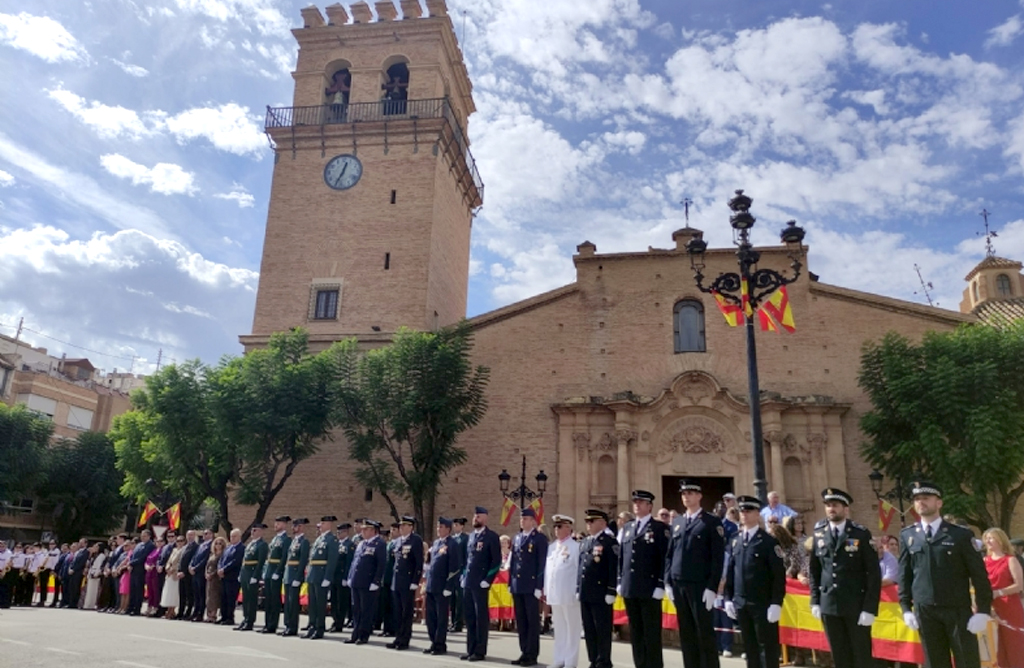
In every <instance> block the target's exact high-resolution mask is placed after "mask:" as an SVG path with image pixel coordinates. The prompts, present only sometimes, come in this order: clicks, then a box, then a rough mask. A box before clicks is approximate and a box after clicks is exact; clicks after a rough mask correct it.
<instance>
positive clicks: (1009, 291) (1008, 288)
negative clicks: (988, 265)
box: [996, 274, 1013, 297]
mask: <svg viewBox="0 0 1024 668" xmlns="http://www.w3.org/2000/svg"><path fill="white" fill-rule="evenodd" d="M996 293H998V294H999V296H1000V297H1012V296H1013V286H1012V285H1011V284H1010V277H1009V276H1007V275H1006V274H999V275H998V276H996Z"/></svg>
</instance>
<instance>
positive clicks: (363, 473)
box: [329, 321, 490, 536]
mask: <svg viewBox="0 0 1024 668" xmlns="http://www.w3.org/2000/svg"><path fill="white" fill-rule="evenodd" d="M472 347H473V340H472V330H471V328H470V326H469V324H468V323H466V322H465V321H463V322H462V323H459V324H458V325H456V326H454V327H450V328H446V329H442V330H440V331H438V332H433V333H430V332H415V331H412V330H409V329H401V330H399V331H398V332H397V333H396V334H395V338H394V341H393V342H392V343H391V344H390V345H388V346H385V347H383V348H378V349H376V350H370V351H368V352H366V353H365V354H364V353H361V352H360V351H359V350H358V347H357V345H356V341H355V340H354V339H352V340H347V341H342V342H339V343H336V344H335V345H334V346H332V347H331V349H330V350H329V353H330V355H331V356H332V358H333V361H334V364H335V372H336V376H337V382H338V386H339V387H338V390H337V395H338V397H337V408H338V423H339V425H340V426H341V427H342V430H343V431H344V433H345V437H346V438H347V440H348V443H349V450H350V454H351V456H352V458H353V459H354V460H355V461H357V462H359V463H360V464H361V466H360V468H359V470H358V471H357V473H356V476H357V479H358V480H359V481H360V483H362V484H364V485H366V486H367V487H370V488H371V489H375V490H376V491H378V492H379V493H381V494H382V495H383V496H384V497H385V498H386V499H387V500H388V503H389V504H390V506H391V511H392V514H393V515H395V516H396V519H397V515H398V511H397V509H396V506H395V504H394V502H393V500H392V497H395V496H397V497H400V498H404V499H407V500H408V501H409V502H410V503H411V504H412V508H413V513H414V514H415V516H416V520H417V522H418V523H419V526H420V527H421V528H422V530H423V532H424V533H425V534H426V535H428V536H429V535H430V534H431V532H432V530H433V525H434V518H435V507H434V504H435V500H436V498H437V493H438V490H439V489H440V488H441V485H442V478H443V477H444V476H446V475H447V473H448V472H449V471H450V470H451V469H452V468H454V467H456V466H458V465H460V464H463V463H464V462H465V461H466V451H465V450H464V449H463V448H461V447H459V445H458V438H459V435H460V434H461V433H462V432H464V431H465V430H467V429H469V428H471V427H473V426H475V425H476V424H478V423H479V422H480V420H481V418H483V415H484V413H485V412H486V410H487V400H486V398H485V395H484V392H485V389H486V387H487V382H488V379H489V376H490V370H489V369H487V368H486V367H483V366H475V367H474V366H473V364H472V361H471V359H470V353H471V351H472Z"/></svg>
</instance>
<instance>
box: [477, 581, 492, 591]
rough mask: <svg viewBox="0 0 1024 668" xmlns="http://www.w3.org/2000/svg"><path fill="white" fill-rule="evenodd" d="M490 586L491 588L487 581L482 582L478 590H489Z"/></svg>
mask: <svg viewBox="0 0 1024 668" xmlns="http://www.w3.org/2000/svg"><path fill="white" fill-rule="evenodd" d="M490 586H491V583H490V582H488V581H487V580H483V581H481V582H480V588H481V589H489V588H490Z"/></svg>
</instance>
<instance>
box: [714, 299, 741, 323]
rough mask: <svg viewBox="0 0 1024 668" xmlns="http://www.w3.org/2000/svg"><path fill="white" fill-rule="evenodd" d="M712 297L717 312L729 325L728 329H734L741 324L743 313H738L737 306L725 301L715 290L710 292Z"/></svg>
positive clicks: (738, 308)
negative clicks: (720, 313) (719, 312)
mask: <svg viewBox="0 0 1024 668" xmlns="http://www.w3.org/2000/svg"><path fill="white" fill-rule="evenodd" d="M711 294H712V296H714V298H715V304H716V305H717V306H718V310H719V311H721V312H722V315H723V316H725V321H726V322H727V323H729V326H730V327H735V326H737V325H739V324H740V323H741V322H743V312H742V311H740V307H739V306H738V305H737V304H733V303H731V302H729V301H726V299H725V297H723V296H722V295H721V294H719V293H718V291H716V290H712V291H711Z"/></svg>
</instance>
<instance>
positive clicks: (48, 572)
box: [0, 479, 1024, 668]
mask: <svg viewBox="0 0 1024 668" xmlns="http://www.w3.org/2000/svg"><path fill="white" fill-rule="evenodd" d="M680 496H681V499H682V503H683V511H682V512H677V511H674V510H669V509H667V508H661V509H660V510H658V511H656V512H655V511H654V500H655V497H654V495H653V494H651V493H650V492H647V491H645V490H636V491H634V492H633V494H632V501H633V513H628V512H623V513H620V514H619V516H618V523H617V524H616V523H615V522H613V521H612V520H611V518H610V517H609V516H608V515H607V514H606V513H604V512H603V511H601V510H596V509H595V510H588V511H587V513H586V516H585V517H584V522H583V523H584V525H585V527H586V530H585V531H579V528H580V527H578V526H577V523H576V521H575V520H574V519H573V518H572V517H569V516H567V515H563V514H556V515H554V516H553V518H552V529H551V530H550V533H549V532H548V530H547V527H545V526H539V525H538V521H537V520H538V518H537V517H536V516H535V514H534V512H533V510H532V509H529V508H526V509H524V510H523V511H522V512H521V518H520V531H519V532H518V533H517V534H516V535H514V536H499V535H498V534H497V533H496V532H495V531H493V530H492V529H490V528H489V526H488V524H489V520H488V518H489V515H488V511H487V509H486V508H483V507H479V506H478V507H476V508H475V512H474V514H473V517H472V525H471V531H470V532H467V531H466V530H465V529H466V525H467V523H468V522H469V521H468V520H467V518H454V519H449V518H444V517H442V518H440V519H439V520H438V523H437V527H436V535H437V538H436V540H434V541H433V543H431V544H426V543H425V542H424V541H423V540H422V538H420V536H419V535H418V534H417V533H416V532H415V530H414V529H415V520H414V518H412V517H409V516H405V517H402V518H401V519H400V521H398V522H396V523H394V524H393V525H392V526H391V529H390V531H389V529H387V528H385V527H384V526H382V524H381V523H379V522H376V521H374V520H371V519H362V520H357V521H356V526H355V527H353V526H352V525H351V524H349V523H342V524H340V525H338V524H337V518H336V517H334V516H332V515H326V516H323V517H322V518H321V520H320V522H319V523H318V524H317V534H318V535H317V537H316V539H315V540H314V541H313V542H312V543H310V542H309V541H308V539H307V537H306V530H305V527H306V525H307V524H309V521H308V520H307V519H304V518H298V519H294V520H293V519H292V518H290V517H287V516H280V517H277V518H276V519H275V522H274V535H273V537H272V539H271V540H270V542H269V543H268V542H267V541H266V540H264V537H263V533H264V530H265V529H267V527H266V525H263V524H256V525H254V526H252V527H250V535H249V540H248V542H247V543H243V541H242V532H241V531H240V530H238V529H235V530H232V531H231V532H230V534H229V536H228V538H227V540H225V538H224V537H220V536H214V534H213V532H212V531H210V530H206V531H203V532H201V535H200V533H199V532H196V531H191V530H189V531H187V532H185V533H184V534H180V535H178V534H176V533H175V532H174V531H167V532H166V533H165V534H164V535H160V536H156V537H154V536H153V534H152V533H151V532H150V531H149V530H144V531H142V532H141V534H140V535H138V536H136V537H130V536H128V535H126V534H119V535H117V536H115V537H112V538H111V539H110V540H109V541H107V542H96V543H93V544H91V545H90V544H89V543H88V541H87V540H85V539H82V540H80V541H78V542H77V543H71V544H63V545H61V546H60V547H58V545H57V543H56V542H55V541H50V542H49V544H48V545H42V544H38V543H37V544H32V545H21V544H18V545H15V546H14V548H13V550H11V549H8V546H7V545H6V544H5V543H4V542H2V541H0V607H4V608H6V607H10V606H12V605H13V606H29V605H37V606H47V605H48V606H49V607H61V608H68V609H83V610H96V611H99V612H104V613H109V614H122V615H129V616H141V615H145V616H149V617H160V618H166V619H176V620H183V621H191V622H207V623H217V624H222V625H230V626H234V628H235V629H236V630H239V631H252V630H255V625H256V621H257V610H258V607H259V601H260V600H261V599H262V600H263V602H264V610H265V616H264V623H263V626H262V628H261V629H260V632H261V633H277V634H278V635H281V636H297V635H299V632H300V628H299V625H300V620H299V613H300V592H301V591H302V585H303V584H305V586H306V588H305V591H306V595H307V610H308V625H307V626H306V627H305V628H304V629H301V630H302V631H303V637H305V638H310V639H317V638H322V637H324V634H325V633H342V632H345V631H346V630H348V629H351V630H350V632H349V638H348V639H346V640H345V642H346V643H350V644H365V643H367V642H369V640H370V638H371V636H372V635H373V633H374V631H375V630H379V631H380V635H381V636H385V637H390V638H392V640H391V641H390V642H389V643H387V645H386V647H388V648H390V649H395V650H406V649H409V647H410V642H411V636H412V626H413V620H414V617H415V616H416V615H417V614H422V617H423V621H424V622H425V624H426V627H427V633H428V636H429V638H430V644H429V646H427V647H424V648H422V651H423V652H424V653H427V654H434V655H440V654H445V653H447V652H448V645H447V636H448V634H449V633H451V632H461V631H462V630H463V626H464V627H465V632H466V650H465V652H464V653H462V654H461V656H460V658H461V659H463V660H466V661H469V662H475V661H480V660H483V659H484V658H485V657H486V656H487V650H488V631H489V629H490V628H491V618H490V611H489V596H488V594H489V591H488V590H489V589H490V587H491V586H492V584H493V582H494V580H495V577H496V575H497V574H498V572H499V571H501V570H504V571H507V573H508V582H509V589H510V591H511V596H512V600H513V606H514V610H515V621H514V624H508V627H507V628H510V629H514V630H515V631H516V633H517V634H518V636H519V647H520V656H519V657H518V658H516V659H515V660H513V661H512V664H513V665H517V666H533V665H536V664H537V660H538V654H539V650H540V636H541V634H542V633H544V632H545V631H546V630H547V628H548V627H549V626H550V627H552V628H553V629H554V637H555V644H554V662H553V663H552V664H551V666H552V667H553V668H575V667H576V666H578V665H579V663H578V662H579V654H580V642H579V640H580V638H581V637H582V638H583V639H584V645H585V647H586V652H587V658H588V660H589V666H590V668H611V666H612V662H611V643H612V638H613V636H614V633H613V605H614V603H615V601H616V599H617V598H618V597H621V598H622V600H623V603H624V606H625V610H626V613H627V616H628V630H629V641H630V643H631V645H632V651H633V660H634V665H635V666H636V668H662V665H663V659H662V633H661V631H662V599H663V598H664V597H666V596H667V597H668V598H669V599H670V600H671V601H672V602H673V603H674V607H675V610H676V615H677V622H678V629H679V639H680V644H681V648H682V654H683V663H684V666H685V667H686V668H707V667H709V666H717V665H718V662H719V656H725V657H728V656H731V655H732V647H733V638H734V636H735V635H736V629H735V628H734V627H738V630H739V634H740V636H741V637H742V640H743V645H744V648H745V654H744V658H745V659H746V663H747V666H748V668H769V667H771V668H776V667H777V666H778V665H779V649H780V646H779V628H778V624H779V619H780V617H781V610H782V603H783V598H784V596H785V592H786V586H785V580H786V579H787V578H790V579H795V580H799V581H800V582H802V583H804V584H805V585H807V586H808V587H809V590H810V601H811V614H812V615H813V616H814V617H815V618H817V619H819V620H821V622H822V625H823V627H824V630H825V634H826V636H827V638H828V640H829V643H830V645H831V647H832V657H833V664H834V665H835V666H836V667H837V668H844V667H847V666H848V667H849V668H864V667H865V666H870V665H873V663H874V662H875V659H874V658H873V657H872V644H871V626H872V624H873V623H874V620H875V615H877V613H878V607H879V597H880V591H881V588H882V587H883V586H888V585H897V587H898V592H899V602H900V606H901V608H902V610H903V613H904V614H903V617H904V622H905V624H906V625H907V626H909V627H910V628H912V629H914V630H917V631H919V633H920V637H921V643H922V646H923V649H924V654H925V659H926V665H928V666H934V667H936V668H939V667H947V666H951V665H952V660H955V663H956V666H957V668H972V667H977V666H980V660H979V651H978V643H977V640H976V638H975V634H977V633H980V632H982V631H983V630H985V629H986V628H987V626H988V624H989V622H990V621H991V620H993V619H994V620H995V621H996V622H997V624H998V647H999V649H998V657H997V663H996V665H998V666H999V667H1000V668H1024V607H1022V605H1021V596H1022V592H1024V557H1022V556H1021V553H1022V551H1024V541H1012V542H1011V541H1010V540H1009V538H1008V537H1007V535H1006V534H1005V533H1004V532H1003V531H1002V530H1000V529H989V530H987V531H985V532H984V533H983V535H982V538H981V540H980V541H977V540H976V539H974V536H973V533H972V532H971V531H969V530H968V529H966V528H964V527H960V526H957V525H956V524H954V523H951V522H948V521H946V520H945V519H943V517H942V515H941V509H942V492H941V490H940V489H939V488H938V487H937V486H936V485H934V484H932V483H928V482H915V483H913V488H912V496H913V499H914V507H915V510H916V512H917V514H918V515H919V516H920V517H921V521H920V522H918V523H915V524H913V525H911V526H909V527H906V528H905V529H903V531H902V532H901V533H900V536H899V537H898V538H897V537H896V536H890V535H882V536H879V537H877V538H872V536H871V532H870V531H869V530H868V529H866V528H865V527H863V526H861V525H859V524H856V523H855V522H853V521H852V520H851V519H849V507H850V505H851V504H852V503H853V499H852V497H851V496H850V495H849V494H847V493H846V492H844V491H842V490H839V489H836V488H828V489H826V490H824V491H823V492H822V498H823V501H824V505H825V508H826V516H825V518H823V519H821V520H820V521H818V522H817V523H816V524H815V525H814V526H813V528H812V529H811V530H810V531H807V529H806V525H805V523H804V519H803V518H802V517H801V516H800V514H799V513H797V512H796V511H794V510H793V509H791V508H789V507H788V506H786V505H785V504H783V503H781V502H780V500H779V495H778V494H776V493H775V492H771V493H769V495H768V503H767V504H762V503H761V502H760V501H759V500H758V499H757V498H756V497H749V496H739V497H737V496H735V495H733V494H726V495H725V496H724V497H723V498H722V499H721V501H719V502H717V503H716V504H715V507H714V511H712V512H708V511H705V510H704V509H703V508H702V503H703V494H702V490H701V485H700V482H699V481H696V480H686V479H684V480H683V481H682V483H681V485H680ZM336 525H337V527H336ZM389 533H393V535H392V536H388V534H389ZM979 548H980V551H979ZM981 552H984V556H982V553H981ZM51 580H52V582H53V583H54V586H53V589H52V592H51V590H50V586H49V583H50V582H51ZM972 590H973V598H972V595H971V592H972ZM240 592H241V596H239V593H240ZM51 594H52V599H51ZM239 598H241V602H242V605H241V608H242V616H241V621H240V622H238V623H237V624H236V607H237V602H238V599H239ZM144 604H145V609H144V608H143V605H144ZM328 610H330V613H331V617H332V619H331V622H332V623H331V625H330V626H328V620H327V613H328ZM279 624H280V630H279ZM795 658H796V659H797V662H798V663H799V661H800V659H801V658H802V657H795Z"/></svg>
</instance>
